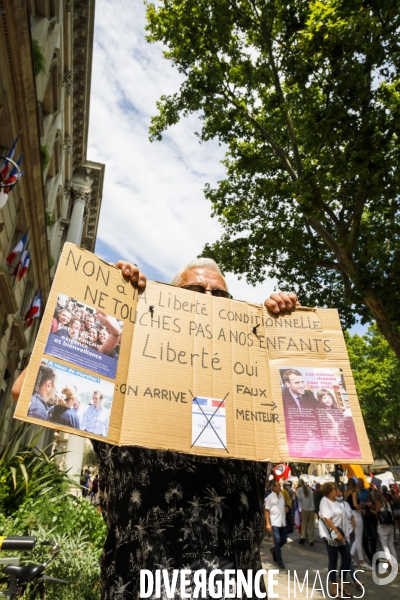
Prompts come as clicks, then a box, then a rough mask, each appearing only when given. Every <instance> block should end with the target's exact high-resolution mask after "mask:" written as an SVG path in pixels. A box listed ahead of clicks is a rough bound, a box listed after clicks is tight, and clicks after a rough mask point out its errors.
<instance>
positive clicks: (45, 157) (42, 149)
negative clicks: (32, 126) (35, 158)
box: [40, 146, 51, 171]
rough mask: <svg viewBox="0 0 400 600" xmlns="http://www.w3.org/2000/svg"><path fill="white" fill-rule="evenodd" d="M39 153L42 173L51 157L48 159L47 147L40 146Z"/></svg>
mask: <svg viewBox="0 0 400 600" xmlns="http://www.w3.org/2000/svg"><path fill="white" fill-rule="evenodd" d="M40 152H41V154H42V169H43V171H45V170H46V168H47V166H48V164H49V162H50V158H51V157H50V154H49V151H48V149H47V146H40Z"/></svg>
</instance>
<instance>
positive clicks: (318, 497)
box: [313, 483, 324, 518]
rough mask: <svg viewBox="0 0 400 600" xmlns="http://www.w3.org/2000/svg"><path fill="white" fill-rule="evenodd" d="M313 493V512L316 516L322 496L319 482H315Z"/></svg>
mask: <svg viewBox="0 0 400 600" xmlns="http://www.w3.org/2000/svg"><path fill="white" fill-rule="evenodd" d="M313 495H314V512H315V514H316V515H317V517H318V513H319V505H320V504H321V500H322V498H323V497H324V494H323V493H322V491H321V484H320V483H316V484H315V490H314V492H313ZM318 518H319V517H318Z"/></svg>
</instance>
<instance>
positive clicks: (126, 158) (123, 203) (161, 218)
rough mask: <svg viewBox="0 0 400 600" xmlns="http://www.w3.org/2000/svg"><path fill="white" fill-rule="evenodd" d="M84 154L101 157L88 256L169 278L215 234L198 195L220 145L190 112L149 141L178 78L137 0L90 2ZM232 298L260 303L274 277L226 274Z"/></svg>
mask: <svg viewBox="0 0 400 600" xmlns="http://www.w3.org/2000/svg"><path fill="white" fill-rule="evenodd" d="M95 25H96V28H95V40H94V52H93V74H92V97H91V105H90V131H89V148H88V158H89V159H90V160H94V161H99V162H103V163H105V164H106V172H105V183H104V193H103V204H102V209H101V215H100V224H99V230H98V241H97V245H96V253H97V254H99V255H100V256H102V257H103V258H105V259H107V260H109V261H116V260H117V259H118V258H125V259H129V260H131V261H133V262H135V263H137V264H138V265H139V266H140V267H141V268H142V269H143V271H144V272H145V273H146V275H147V276H148V277H149V278H150V279H155V280H158V281H170V280H171V278H172V276H173V275H174V274H175V273H176V271H178V270H179V269H180V268H181V267H182V266H183V265H184V264H185V263H187V262H189V261H190V260H193V258H195V257H196V256H197V255H198V254H199V253H200V252H201V250H202V248H203V246H204V244H205V243H206V242H213V241H215V240H216V239H218V237H219V234H220V232H221V228H220V225H219V223H218V221H217V220H216V219H212V218H211V216H210V213H211V204H210V203H209V202H208V201H207V200H206V199H205V198H204V195H203V191H202V190H203V189H204V185H205V184H206V183H210V184H213V183H216V182H217V181H218V180H219V179H221V178H223V177H224V169H223V167H222V165H221V164H220V161H221V159H222V158H223V157H224V153H225V150H224V148H223V147H221V146H219V145H218V144H217V143H212V142H208V143H206V144H199V142H198V140H197V138H196V136H195V135H194V132H195V131H196V130H197V129H198V128H199V121H198V119H197V117H195V116H193V117H192V118H189V119H185V120H183V121H182V122H181V123H179V124H178V125H176V126H175V127H173V128H172V129H170V130H169V131H168V132H167V134H166V135H165V136H164V138H163V140H162V142H153V143H150V142H149V139H148V128H149V124H150V118H151V116H152V115H154V114H156V111H157V109H156V102H157V100H158V99H159V98H160V96H161V95H162V94H170V93H173V92H174V91H176V90H178V88H179V85H180V81H181V79H180V75H179V73H177V71H176V70H174V69H173V68H172V67H171V65H170V63H169V62H168V61H167V60H165V59H164V58H163V56H162V52H163V48H162V46H161V45H160V44H157V45H156V44H149V43H148V42H146V40H145V29H144V28H145V6H144V4H143V2H142V0H112V1H111V0H97V2H96V23H95ZM228 282H229V286H230V290H231V292H232V293H233V295H234V297H235V298H238V299H242V300H249V301H253V302H261V301H262V300H264V299H265V298H266V296H267V295H269V294H270V293H271V292H272V291H273V283H272V282H266V283H265V284H263V285H259V286H258V287H257V288H253V287H251V286H249V285H248V284H247V283H246V282H245V281H244V280H241V281H239V280H238V278H237V277H236V276H234V275H232V274H231V275H228Z"/></svg>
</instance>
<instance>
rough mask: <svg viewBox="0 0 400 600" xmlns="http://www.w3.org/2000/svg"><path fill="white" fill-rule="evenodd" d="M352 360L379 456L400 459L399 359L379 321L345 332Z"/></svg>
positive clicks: (367, 424)
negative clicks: (361, 332) (361, 331)
mask: <svg viewBox="0 0 400 600" xmlns="http://www.w3.org/2000/svg"><path fill="white" fill-rule="evenodd" d="M346 342H347V349H348V352H349V357H350V364H351V368H352V370H353V375H354V379H355V383H356V387H357V393H358V397H359V399H360V405H361V410H362V413H363V416H364V421H365V426H366V428H367V433H368V437H369V440H370V442H371V444H372V445H373V449H374V454H375V456H376V458H384V459H386V460H387V462H388V463H389V464H390V465H398V464H399V463H400V413H399V403H400V388H399V381H400V363H399V361H398V360H397V358H396V356H395V354H394V352H392V350H391V349H390V347H389V344H388V343H387V341H386V340H385V338H384V337H383V336H382V334H381V333H379V331H378V329H377V327H376V325H372V326H371V327H369V329H368V334H367V335H364V336H363V337H360V336H359V335H354V336H352V337H351V336H350V335H348V334H346Z"/></svg>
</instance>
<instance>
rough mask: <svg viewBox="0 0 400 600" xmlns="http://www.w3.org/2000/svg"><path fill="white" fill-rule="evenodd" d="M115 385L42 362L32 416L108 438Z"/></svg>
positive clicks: (52, 362)
mask: <svg viewBox="0 0 400 600" xmlns="http://www.w3.org/2000/svg"><path fill="white" fill-rule="evenodd" d="M113 394H114V384H113V383H111V382H109V381H106V380H103V379H99V378H98V377H94V376H93V377H92V376H90V375H87V374H86V373H83V372H82V371H78V370H76V369H71V368H69V367H66V366H65V365H62V364H59V363H57V362H54V361H51V360H42V362H41V365H40V367H39V372H38V376H37V378H36V383H35V388H34V390H33V394H32V398H31V401H30V404H29V408H28V416H29V417H34V418H36V419H41V420H42V421H49V422H50V423H55V424H58V425H62V426H64V427H71V428H73V429H80V430H81V431H86V432H88V433H93V434H95V435H101V436H103V437H107V435H108V426H109V422H110V413H111V408H112V400H113Z"/></svg>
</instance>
